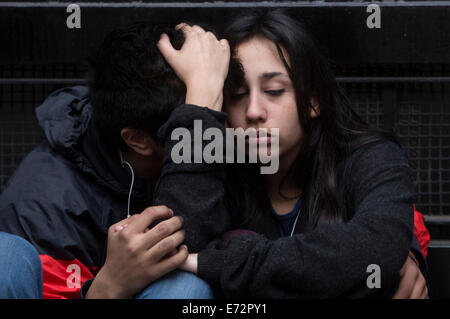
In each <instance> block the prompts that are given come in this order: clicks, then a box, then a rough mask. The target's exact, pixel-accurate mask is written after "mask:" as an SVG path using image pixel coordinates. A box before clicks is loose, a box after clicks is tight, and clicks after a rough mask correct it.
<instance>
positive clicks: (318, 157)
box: [162, 11, 427, 298]
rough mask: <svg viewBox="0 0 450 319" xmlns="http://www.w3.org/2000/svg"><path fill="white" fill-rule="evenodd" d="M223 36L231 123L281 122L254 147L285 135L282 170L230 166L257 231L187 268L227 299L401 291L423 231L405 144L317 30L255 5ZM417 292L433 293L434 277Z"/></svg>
mask: <svg viewBox="0 0 450 319" xmlns="http://www.w3.org/2000/svg"><path fill="white" fill-rule="evenodd" d="M187 29H189V32H191V33H192V32H195V31H192V30H191V29H192V28H190V27H187ZM199 32H200V31H199ZM224 37H225V38H226V39H227V40H228V41H229V44H230V47H231V53H232V56H233V58H234V59H237V60H238V61H239V62H240V64H241V66H242V68H241V69H236V70H233V69H231V70H230V75H229V83H227V85H226V92H225V103H224V110H225V111H226V112H227V113H228V125H229V126H230V127H235V128H243V129H244V130H245V129H248V128H254V129H256V130H257V131H258V130H261V131H262V129H267V130H268V133H269V134H271V132H274V131H272V129H278V134H277V135H274V134H273V133H272V134H273V135H270V136H269V137H267V138H262V137H257V138H249V139H247V145H248V146H249V147H248V152H252V151H257V150H258V149H260V148H264V147H267V148H268V149H267V150H268V151H269V152H275V151H276V150H275V149H272V144H273V143H272V142H274V141H275V139H277V140H278V142H279V149H278V151H277V152H278V153H277V154H276V155H278V157H279V170H278V172H277V173H275V174H271V175H261V174H260V173H259V172H260V171H259V169H258V168H259V167H258V166H259V165H251V164H231V165H230V166H229V174H228V180H229V182H228V187H227V188H228V195H229V208H230V211H231V212H232V214H233V219H234V224H235V228H241V229H246V230H250V231H251V232H249V231H246V232H242V231H238V232H235V233H234V234H232V236H228V237H227V239H226V240H225V241H217V242H213V243H211V245H210V246H209V247H208V248H207V249H205V250H204V251H201V252H200V253H199V254H198V255H197V254H195V255H190V257H189V258H188V261H187V262H186V264H185V265H184V269H185V270H188V271H192V272H194V273H197V275H198V276H200V277H202V278H204V279H206V280H207V281H208V282H210V283H211V284H212V285H213V287H215V288H217V290H218V291H220V293H221V294H223V295H224V296H226V297H230V296H231V297H271V298H273V297H275V298H286V297H302V298H327V297H368V296H376V297H392V296H393V295H394V293H395V290H396V288H397V287H398V282H399V272H400V269H401V268H402V265H403V264H404V263H405V260H408V252H409V250H410V245H411V239H412V236H413V216H414V215H413V199H412V198H413V181H412V174H411V170H410V168H409V166H408V160H407V157H406V155H405V152H404V151H403V150H402V149H401V147H400V146H399V145H398V144H397V143H396V142H395V138H394V137H392V136H390V135H389V134H386V133H383V132H379V131H376V130H373V129H371V128H369V127H368V126H367V125H366V124H365V123H364V122H363V121H362V120H361V119H360V118H359V117H358V116H357V115H356V113H355V112H354V111H353V110H352V108H351V106H350V104H349V102H348V100H347V99H346V98H345V97H344V95H343V94H342V93H341V91H340V90H339V87H338V85H337V83H336V80H335V78H334V77H333V75H332V73H331V71H330V69H329V67H328V66H327V64H326V62H325V60H324V59H323V57H322V56H321V54H320V52H319V50H318V49H317V47H316V46H315V44H314V43H313V41H312V40H311V38H310V37H309V36H308V35H307V34H306V32H305V31H303V29H302V28H301V27H300V26H299V25H298V23H297V22H296V21H295V20H293V19H291V18H289V17H288V16H287V15H285V14H284V13H283V12H281V11H271V12H264V11H252V12H250V13H246V14H244V15H242V16H240V17H238V18H236V20H234V22H232V23H231V24H230V25H229V26H228V28H227V30H226V31H225V36H224ZM164 51H165V50H162V52H163V54H164V55H165V56H166V58H168V62H169V64H171V65H172V67H173V68H174V69H175V71H176V72H177V73H178V74H179V75H180V77H181V78H183V77H186V76H187V75H186V74H183V73H184V72H185V70H183V68H182V67H180V66H183V65H184V66H186V65H189V64H191V65H192V64H195V63H206V62H205V60H204V59H203V61H200V60H199V59H197V60H195V58H192V55H191V60H189V59H185V60H183V58H179V59H178V61H176V58H174V55H172V56H170V54H167V52H166V53H165V52H164ZM211 76H212V78H213V79H214V76H213V75H211ZM266 143H267V145H266ZM248 155H250V154H248ZM272 155H273V154H272ZM407 263H408V261H407ZM409 296H413V297H416V298H419V297H426V296H427V290H426V285H425V284H424V282H423V283H421V284H419V285H416V286H414V289H413V291H412V292H411V293H410V295H409Z"/></svg>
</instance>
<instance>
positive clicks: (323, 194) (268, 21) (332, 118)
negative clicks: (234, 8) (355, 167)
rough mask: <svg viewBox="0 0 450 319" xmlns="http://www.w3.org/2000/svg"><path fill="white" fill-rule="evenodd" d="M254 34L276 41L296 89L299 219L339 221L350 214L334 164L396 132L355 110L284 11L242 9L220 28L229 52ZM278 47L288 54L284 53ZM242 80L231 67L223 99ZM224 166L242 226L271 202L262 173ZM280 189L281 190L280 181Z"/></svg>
mask: <svg viewBox="0 0 450 319" xmlns="http://www.w3.org/2000/svg"><path fill="white" fill-rule="evenodd" d="M254 37H263V38H266V39H268V40H270V41H272V42H273V43H274V44H275V45H276V47H277V50H278V53H279V55H280V59H281V60H282V61H283V63H284V65H285V67H286V69H287V71H288V73H289V76H290V78H291V81H292V83H293V86H294V90H295V93H296V102H297V109H298V116H299V121H300V125H301V126H302V128H303V130H304V141H302V143H303V146H302V149H301V152H300V155H299V156H298V158H297V160H296V161H295V162H294V164H293V165H292V167H291V168H290V170H289V173H290V174H292V176H293V177H294V181H295V182H296V183H298V186H299V187H300V188H301V189H302V196H303V198H302V210H303V213H302V218H307V225H308V228H310V229H312V228H315V227H316V226H317V225H318V224H319V223H323V222H325V223H335V222H342V221H345V220H347V219H348V218H351V216H348V215H347V214H348V212H346V211H343V209H342V208H343V202H344V200H345V198H344V197H345V193H344V192H345V190H343V189H342V187H340V186H339V185H338V181H339V180H342V179H343V178H344V177H343V176H339V177H338V176H337V172H338V170H337V165H338V163H339V162H340V161H341V160H342V159H344V158H346V157H348V155H350V154H351V153H352V152H354V151H355V150H356V149H358V148H360V147H362V146H364V145H368V144H371V143H375V142H379V141H382V140H385V139H386V138H388V139H391V140H394V141H395V137H394V136H393V134H391V133H388V132H383V131H380V130H375V129H372V128H370V127H369V126H368V125H367V124H366V123H365V122H364V121H363V120H362V119H361V118H360V117H359V116H358V115H357V113H356V112H355V111H354V110H353V109H352V107H351V105H350V102H349V100H348V99H347V98H346V96H345V95H344V94H343V93H342V91H341V89H340V88H339V86H338V84H337V82H336V79H335V77H334V75H333V73H332V71H331V68H330V67H329V65H328V63H327V61H326V60H325V59H324V57H323V56H322V54H321V52H320V51H319V49H318V47H317V46H316V44H315V43H314V41H313V40H312V38H311V37H310V36H309V35H308V34H307V33H306V32H305V30H304V29H303V28H302V27H301V25H300V24H299V23H298V22H297V21H296V20H295V19H293V18H291V17H289V16H288V15H287V14H286V13H285V12H284V11H283V10H271V11H265V10H251V11H248V12H245V13H244V14H242V15H240V16H238V17H236V18H235V19H234V20H233V21H232V22H231V23H230V24H229V25H228V26H227V27H226V29H225V31H224V33H223V38H226V39H227V40H228V41H229V43H230V47H231V50H232V54H234V50H235V49H236V47H237V46H238V45H239V44H241V43H243V42H244V41H246V40H249V39H252V38H254ZM282 49H284V50H285V52H286V53H287V55H288V57H286V56H284V55H283V51H282ZM288 60H289V61H290V63H289V64H288V62H287V61H288ZM242 80H243V79H242V74H239V70H236V68H234V69H230V74H229V77H228V79H227V83H226V85H225V103H227V100H229V98H228V96H230V95H231V94H230V93H232V91H233V90H234V89H237V88H238V87H239V86H240V84H241V83H242ZM311 98H314V100H315V101H316V102H317V105H318V106H319V112H320V115H319V116H318V117H316V118H314V119H312V118H311V117H310V112H311V109H312V107H313V106H312V105H311ZM345 162H346V165H345V166H346V167H345V168H344V169H343V170H342V171H344V172H348V171H349V168H350V167H351V164H352V163H351V162H350V161H345ZM228 168H229V180H230V181H229V183H228V185H229V189H228V192H229V196H230V199H231V202H232V204H231V205H232V207H231V210H232V211H233V212H235V214H241V216H237V217H240V220H241V225H246V224H247V223H248V221H250V220H252V223H254V222H255V219H256V220H257V218H258V216H259V215H260V214H261V213H262V211H264V210H266V211H267V207H270V206H268V204H269V203H270V202H269V199H268V197H267V195H266V191H265V187H264V183H263V182H262V179H261V178H262V177H261V176H260V175H259V174H258V172H259V171H258V170H256V169H255V167H251V166H249V165H239V164H231V165H228ZM339 171H341V170H339ZM345 174H346V173H344V175H345ZM279 189H280V194H281V186H280V188H279ZM281 195H282V194H281Z"/></svg>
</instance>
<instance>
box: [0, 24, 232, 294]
mask: <svg viewBox="0 0 450 319" xmlns="http://www.w3.org/2000/svg"><path fill="white" fill-rule="evenodd" d="M163 32H165V33H167V34H170V35H171V38H172V41H173V44H174V46H176V47H180V46H181V44H182V43H183V41H184V36H183V33H182V32H181V31H179V32H178V31H173V30H171V29H162V28H157V27H152V26H150V25H147V24H144V23H139V24H135V25H133V26H131V27H128V28H125V29H122V30H117V31H113V32H112V33H110V34H109V35H108V36H107V37H106V39H105V40H104V42H103V43H102V45H101V47H100V49H99V50H98V52H97V53H96V54H95V55H94V56H93V57H92V58H91V59H90V73H89V89H88V88H86V87H81V86H78V87H71V88H64V89H61V90H58V91H56V92H54V93H53V94H51V95H50V96H49V97H48V98H47V100H46V101H45V102H44V103H43V104H42V105H41V106H40V107H38V108H37V110H36V115H37V118H38V121H39V125H40V126H41V127H42V129H43V132H44V134H45V137H46V142H45V143H43V144H42V145H40V146H38V147H37V148H36V149H35V150H33V151H32V152H31V153H30V154H29V155H28V156H27V157H26V158H25V159H24V160H23V162H22V163H21V164H20V166H19V167H18V168H17V170H16V172H15V174H14V175H13V176H12V177H11V179H10V180H9V182H8V185H7V187H6V188H5V190H4V191H3V193H2V194H1V196H0V231H4V232H8V233H12V234H15V235H18V236H20V237H23V238H25V239H26V240H27V241H29V242H30V243H31V244H32V245H33V246H34V247H35V248H36V249H37V251H38V253H39V255H40V259H41V261H42V267H43V280H44V283H43V286H44V287H43V288H44V289H43V297H44V298H76V297H78V296H79V294H80V287H81V285H82V284H83V283H85V284H84V285H83V289H82V291H81V295H82V296H83V297H87V298H108V297H110V298H129V297H133V296H136V294H137V293H139V292H140V291H143V293H142V294H141V295H140V297H149V298H158V297H161V298H170V297H173V298H182V297H186V298H196V297H210V296H211V293H210V291H209V287H208V286H207V285H206V284H205V283H204V282H203V281H201V280H200V279H198V278H197V277H195V276H192V275H190V274H188V273H181V272H180V271H178V272H173V273H171V275H170V276H169V277H165V278H166V279H165V280H170V281H171V282H172V283H173V282H179V281H183V282H185V283H186V285H189V286H190V287H197V288H198V289H194V290H193V291H192V293H191V294H187V295H169V296H168V295H164V294H163V292H162V291H156V292H155V290H154V289H153V290H152V291H153V292H152V293H148V292H145V290H144V288H145V287H147V286H148V285H149V284H150V283H152V282H153V281H155V280H157V279H158V278H160V277H162V276H163V275H165V274H167V273H169V272H171V271H172V270H174V269H176V268H177V267H178V266H179V265H180V264H181V263H182V262H183V261H185V259H186V257H187V254H188V253H187V249H189V251H191V252H196V251H199V250H200V249H202V248H203V247H204V246H205V245H206V244H207V243H208V242H209V241H211V240H212V239H213V238H215V237H217V236H220V235H221V234H222V232H223V231H224V230H226V229H227V227H228V224H229V222H228V220H227V214H226V212H225V208H224V202H223V194H224V189H223V183H224V181H223V180H224V177H225V173H224V167H223V164H214V163H213V164H206V163H191V164H189V163H186V164H174V163H173V162H172V160H171V150H172V147H173V146H174V145H175V144H176V141H172V140H171V133H172V131H173V129H174V128H178V127H184V128H187V129H189V130H193V124H194V120H195V119H200V120H202V126H203V129H204V130H206V129H207V128H209V127H217V128H219V129H222V130H224V129H225V127H224V122H225V115H224V114H223V113H221V112H217V111H220V109H221V106H222V102H221V101H222V89H223V82H224V79H225V77H226V74H227V70H228V63H229V47H228V44H227V42H226V41H218V40H217V39H216V38H215V37H211V36H207V35H204V36H205V37H207V39H206V38H205V41H204V43H206V44H208V45H209V48H208V47H202V48H201V49H202V51H204V52H205V53H206V54H207V53H208V49H211V50H212V49H214V48H215V47H221V48H223V49H222V50H221V53H220V54H219V56H218V59H219V61H221V63H215V64H214V65H205V66H204V67H203V69H204V71H205V73H207V74H211V72H213V73H214V74H217V78H215V79H210V81H208V82H207V83H205V81H204V77H202V69H201V68H200V69H199V70H198V71H199V73H198V77H195V78H191V79H184V80H185V83H186V85H184V84H183V83H182V82H181V81H180V80H179V79H178V78H177V76H176V74H175V73H174V72H173V71H172V70H171V68H170V67H169V66H168V64H167V63H166V62H165V60H164V58H163V57H162V55H161V54H160V52H159V51H158V49H157V46H156V43H157V42H158V41H159V39H160V35H161V33H163ZM186 45H189V43H186ZM214 52H216V51H214ZM200 81H201V83H200ZM193 104H195V105H201V106H202V107H200V106H195V105H193ZM204 106H206V107H204ZM127 215H131V217H130V218H126V217H127ZM175 216H176V217H175ZM180 217H181V218H180ZM158 222H159V223H158ZM182 243H185V244H186V245H187V247H186V245H182ZM94 276H95V279H94V280H92V279H93V278H94ZM182 291H183V290H181V289H180V290H179V292H180V293H181V292H182ZM36 297H39V292H37V293H36ZM138 297H139V296H138Z"/></svg>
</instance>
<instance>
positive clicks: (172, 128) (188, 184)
mask: <svg viewBox="0 0 450 319" xmlns="http://www.w3.org/2000/svg"><path fill="white" fill-rule="evenodd" d="M225 120H226V114H225V113H223V112H217V111H213V110H210V109H208V108H206V107H199V106H195V105H188V104H185V105H181V106H179V107H177V108H176V109H175V110H174V111H173V112H172V114H171V115H170V118H169V119H168V121H167V122H166V123H165V124H164V125H163V126H162V127H161V128H160V129H159V131H158V140H159V142H160V143H161V144H162V145H163V146H164V158H163V167H162V171H161V175H160V178H159V180H158V182H157V185H156V187H155V191H154V196H153V202H154V204H155V205H166V206H168V207H169V208H171V209H172V210H173V211H174V214H175V215H178V216H182V217H183V230H184V231H185V243H186V245H187V246H188V249H189V252H190V253H194V252H198V251H199V250H200V249H202V248H204V247H205V246H206V244H207V243H208V242H210V241H211V240H213V239H214V238H218V237H220V236H221V234H222V233H223V232H224V231H225V230H227V229H228V227H229V223H230V221H229V215H228V213H227V210H226V208H225V203H224V196H225V187H224V183H225V166H224V165H225V164H224V156H223V155H224V154H223V141H224V139H223V138H222V137H225ZM204 136H205V140H206V141H203V137H204ZM206 137H209V139H210V141H208V140H207V138H206ZM221 143H222V144H221ZM208 145H209V146H208ZM214 145H216V146H217V147H214ZM207 147H208V148H207ZM213 149H214V151H213ZM207 154H209V157H208V156H207V158H203V157H204V156H203V155H207ZM212 157H214V158H213V159H215V160H214V161H211V158H212Z"/></svg>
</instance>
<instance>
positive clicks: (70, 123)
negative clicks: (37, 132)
mask: <svg viewBox="0 0 450 319" xmlns="http://www.w3.org/2000/svg"><path fill="white" fill-rule="evenodd" d="M88 93H89V90H88V88H87V87H85V86H74V87H67V88H63V89H60V90H57V91H55V92H53V93H52V94H51V95H50V96H49V97H48V98H47V99H46V100H45V101H44V102H43V103H42V104H41V105H40V106H39V107H37V108H36V117H37V120H38V123H39V126H40V127H41V128H42V130H43V133H44V135H45V138H46V139H47V142H48V144H49V145H50V147H51V148H52V149H54V150H55V151H57V152H58V153H60V154H62V155H63V156H64V157H65V158H66V159H68V160H69V161H70V162H71V163H73V164H74V165H75V166H77V167H78V168H79V169H80V170H81V171H83V172H84V173H87V174H89V175H90V176H91V177H92V178H93V179H94V180H95V181H96V183H98V184H99V185H101V186H105V187H107V188H109V189H110V190H111V191H113V192H114V193H118V194H121V195H128V192H129V189H130V182H131V175H130V174H129V173H128V172H127V171H125V170H124V169H123V167H122V165H121V161H120V156H119V150H118V149H117V150H113V149H110V148H109V147H108V146H107V143H104V142H102V138H101V137H100V134H99V132H98V130H97V128H96V127H95V125H94V121H93V120H92V106H91V104H90V101H89V96H88ZM150 184H151V183H149V182H148V181H145V180H142V179H135V183H134V187H133V193H132V197H133V198H138V199H149V198H151V185H150Z"/></svg>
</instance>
